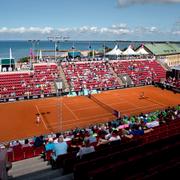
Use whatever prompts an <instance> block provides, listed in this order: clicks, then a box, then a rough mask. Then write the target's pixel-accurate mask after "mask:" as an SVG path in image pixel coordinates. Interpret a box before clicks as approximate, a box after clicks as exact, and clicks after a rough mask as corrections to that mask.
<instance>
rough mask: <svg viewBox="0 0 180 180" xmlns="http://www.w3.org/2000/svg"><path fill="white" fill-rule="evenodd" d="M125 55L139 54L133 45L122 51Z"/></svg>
mask: <svg viewBox="0 0 180 180" xmlns="http://www.w3.org/2000/svg"><path fill="white" fill-rule="evenodd" d="M122 54H123V55H126V56H129V55H137V53H136V52H135V51H134V50H133V49H132V47H131V45H129V46H128V48H127V49H126V50H125V51H124V52H122Z"/></svg>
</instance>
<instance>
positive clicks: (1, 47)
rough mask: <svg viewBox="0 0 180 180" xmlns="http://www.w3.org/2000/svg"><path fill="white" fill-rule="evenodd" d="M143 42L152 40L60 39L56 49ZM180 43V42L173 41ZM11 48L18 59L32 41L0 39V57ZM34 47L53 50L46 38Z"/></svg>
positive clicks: (97, 48) (27, 54) (23, 55)
mask: <svg viewBox="0 0 180 180" xmlns="http://www.w3.org/2000/svg"><path fill="white" fill-rule="evenodd" d="M145 42H152V41H79V40H76V41H71V40H68V41H62V42H61V41H60V43H58V47H57V48H58V50H68V49H72V47H73V46H74V47H75V49H77V50H89V49H91V50H93V49H94V50H102V49H103V48H104V46H106V47H108V48H113V47H114V46H115V45H116V44H118V46H119V48H120V49H121V50H123V49H125V48H127V47H128V46H129V45H130V44H131V45H132V46H133V47H134V48H137V47H138V46H140V45H141V44H143V43H145ZM158 42H163V41H158ZM174 43H177V44H179V45H180V42H178V41H174ZM10 48H11V50H12V56H13V57H14V58H15V60H18V59H20V58H22V57H25V56H29V52H30V48H32V43H31V42H29V41H28V40H0V58H7V57H9V49H10ZM34 49H35V50H36V51H38V50H54V43H53V42H50V41H48V40H41V41H39V42H38V43H37V44H36V45H35V47H34ZM51 54H52V53H51ZM51 54H50V53H48V52H43V55H51Z"/></svg>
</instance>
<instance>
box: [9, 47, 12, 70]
mask: <svg viewBox="0 0 180 180" xmlns="http://www.w3.org/2000/svg"><path fill="white" fill-rule="evenodd" d="M11 59H12V52H11V48H10V49H9V60H10V68H11Z"/></svg>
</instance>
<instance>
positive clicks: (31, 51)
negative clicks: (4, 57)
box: [29, 48, 34, 58]
mask: <svg viewBox="0 0 180 180" xmlns="http://www.w3.org/2000/svg"><path fill="white" fill-rule="evenodd" d="M29 56H30V57H31V58H33V57H34V53H33V50H32V48H30V50H29Z"/></svg>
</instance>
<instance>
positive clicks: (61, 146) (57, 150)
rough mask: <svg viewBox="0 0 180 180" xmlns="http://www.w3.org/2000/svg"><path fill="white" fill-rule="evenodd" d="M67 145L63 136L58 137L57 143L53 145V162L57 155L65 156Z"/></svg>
mask: <svg viewBox="0 0 180 180" xmlns="http://www.w3.org/2000/svg"><path fill="white" fill-rule="evenodd" d="M67 149H68V145H67V143H66V142H64V138H63V136H62V135H61V136H59V138H58V142H57V143H55V144H54V147H53V152H54V154H53V155H52V159H53V160H54V161H55V160H56V159H57V157H58V156H59V155H62V154H67Z"/></svg>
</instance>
